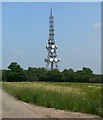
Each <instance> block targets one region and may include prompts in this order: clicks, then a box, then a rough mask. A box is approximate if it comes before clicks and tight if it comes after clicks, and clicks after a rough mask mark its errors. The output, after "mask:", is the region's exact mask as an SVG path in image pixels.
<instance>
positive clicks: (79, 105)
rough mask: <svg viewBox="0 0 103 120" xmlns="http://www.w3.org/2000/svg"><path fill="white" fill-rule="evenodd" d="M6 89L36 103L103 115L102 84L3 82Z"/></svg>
mask: <svg viewBox="0 0 103 120" xmlns="http://www.w3.org/2000/svg"><path fill="white" fill-rule="evenodd" d="M2 87H3V89H4V90H5V91H7V92H8V93H10V94H11V95H13V96H15V97H16V98H18V99H19V100H23V101H25V102H28V103H34V104H36V105H42V106H46V107H53V108H58V109H65V110H69V111H70V110H71V111H78V112H85V113H91V114H96V115H99V116H102V117H103V113H101V111H102V110H103V109H102V108H101V87H102V86H101V84H94V83H70V82H12V83H11V82H3V84H2Z"/></svg>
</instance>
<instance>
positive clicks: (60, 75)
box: [2, 62, 103, 83]
mask: <svg viewBox="0 0 103 120" xmlns="http://www.w3.org/2000/svg"><path fill="white" fill-rule="evenodd" d="M2 81H6V82H22V81H25V82H26V81H29V82H33V81H45V82H86V83H89V82H90V83H103V80H102V77H101V75H95V74H93V71H92V70H91V69H90V68H86V67H83V69H82V70H77V71H76V72H75V71H74V70H73V69H64V70H63V71H59V70H57V69H54V70H47V69H45V68H43V67H42V68H33V67H29V68H28V69H27V70H24V69H23V68H22V67H21V66H20V65H19V64H17V63H16V62H12V63H11V64H10V65H9V66H8V69H5V70H2Z"/></svg>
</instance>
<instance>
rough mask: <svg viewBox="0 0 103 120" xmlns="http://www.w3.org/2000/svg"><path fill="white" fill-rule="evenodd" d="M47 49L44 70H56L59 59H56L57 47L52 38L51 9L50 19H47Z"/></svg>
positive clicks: (52, 20) (52, 21) (52, 22)
mask: <svg viewBox="0 0 103 120" xmlns="http://www.w3.org/2000/svg"><path fill="white" fill-rule="evenodd" d="M46 49H47V52H48V54H47V58H46V59H45V62H46V69H51V70H52V69H58V62H60V59H59V58H58V54H57V45H56V43H55V37H54V17H53V15H52V8H51V10H50V17H49V39H48V46H46Z"/></svg>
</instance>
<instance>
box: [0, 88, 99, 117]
mask: <svg viewBox="0 0 103 120" xmlns="http://www.w3.org/2000/svg"><path fill="white" fill-rule="evenodd" d="M1 91H2V90H1V89H0V93H1ZM0 103H1V99H0ZM0 105H1V104H0ZM0 108H2V118H98V116H96V115H90V114H84V113H79V112H66V111H64V110H56V109H54V108H45V107H39V106H35V105H32V104H27V103H25V102H22V101H19V100H17V99H15V98H14V97H12V96H11V95H9V94H7V93H6V92H4V91H2V105H1V106H0ZM0 112H1V111H0Z"/></svg>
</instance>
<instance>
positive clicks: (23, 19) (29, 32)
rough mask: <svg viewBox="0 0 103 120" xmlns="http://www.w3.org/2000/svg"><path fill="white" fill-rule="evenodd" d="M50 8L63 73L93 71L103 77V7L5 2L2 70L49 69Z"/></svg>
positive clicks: (83, 3) (98, 4)
mask: <svg viewBox="0 0 103 120" xmlns="http://www.w3.org/2000/svg"><path fill="white" fill-rule="evenodd" d="M50 8H52V10H53V16H54V29H55V40H56V44H57V46H58V49H57V51H58V57H59V58H60V59H61V61H60V63H59V68H60V70H63V69H68V68H72V69H73V70H75V71H76V70H80V69H82V68H83V67H89V68H91V69H92V70H93V72H94V73H97V74H98V73H101V37H100V36H101V32H100V31H101V28H100V27H101V3H99V2H30V3H29V2H15V3H13V2H11V3H10V2H3V3H2V67H3V69H5V68H7V67H8V65H9V64H10V63H11V62H13V61H15V62H17V63H18V64H20V66H21V67H23V68H24V69H28V67H30V66H31V67H45V62H44V59H45V58H46V56H47V50H46V45H47V41H48V33H49V16H50Z"/></svg>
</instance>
